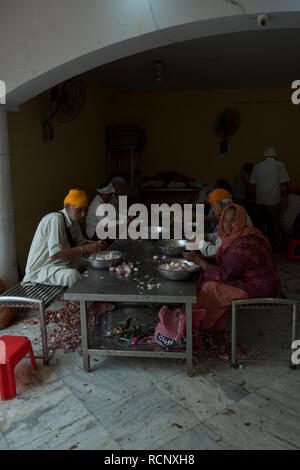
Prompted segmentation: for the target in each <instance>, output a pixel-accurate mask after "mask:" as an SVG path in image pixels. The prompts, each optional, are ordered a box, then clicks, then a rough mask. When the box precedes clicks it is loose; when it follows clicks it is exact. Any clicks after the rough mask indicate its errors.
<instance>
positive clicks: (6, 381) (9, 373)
mask: <svg viewBox="0 0 300 470" xmlns="http://www.w3.org/2000/svg"><path fill="white" fill-rule="evenodd" d="M27 353H29V355H30V359H31V363H32V365H33V367H34V369H37V365H36V362H35V358H34V355H33V351H32V346H31V342H30V340H29V339H28V338H26V336H1V337H0V392H1V399H2V400H8V399H9V398H14V397H15V396H16V381H15V372H14V369H15V367H16V365H17V364H18V363H19V362H20V361H21V359H23V357H24V356H26V354H27Z"/></svg>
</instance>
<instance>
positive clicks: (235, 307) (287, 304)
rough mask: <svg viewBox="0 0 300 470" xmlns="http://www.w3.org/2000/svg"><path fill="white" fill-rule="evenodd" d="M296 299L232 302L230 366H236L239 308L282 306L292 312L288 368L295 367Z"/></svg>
mask: <svg viewBox="0 0 300 470" xmlns="http://www.w3.org/2000/svg"><path fill="white" fill-rule="evenodd" d="M298 303H299V302H298V301H297V300H290V299H280V298H278V299H277V298H266V299H241V300H234V301H233V302H232V326H231V367H238V364H237V360H236V343H237V314H238V311H239V310H245V309H247V310H248V309H251V310H252V309H265V308H269V309H270V308H284V309H291V313H292V332H291V359H290V368H291V369H296V365H295V364H293V362H292V354H293V349H292V344H293V342H294V341H295V340H296V339H297V338H296V334H297V306H298Z"/></svg>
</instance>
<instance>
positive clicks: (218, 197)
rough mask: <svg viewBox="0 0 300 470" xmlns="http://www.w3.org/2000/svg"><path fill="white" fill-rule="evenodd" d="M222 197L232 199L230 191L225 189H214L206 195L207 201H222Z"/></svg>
mask: <svg viewBox="0 0 300 470" xmlns="http://www.w3.org/2000/svg"><path fill="white" fill-rule="evenodd" d="M223 199H232V196H231V194H230V192H229V191H226V189H215V190H214V191H212V192H211V193H209V195H208V200H209V202H215V201H222V200H223Z"/></svg>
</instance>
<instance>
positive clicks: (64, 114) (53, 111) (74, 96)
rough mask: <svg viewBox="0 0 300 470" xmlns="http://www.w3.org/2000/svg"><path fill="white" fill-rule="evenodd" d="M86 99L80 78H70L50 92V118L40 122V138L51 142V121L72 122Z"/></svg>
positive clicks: (83, 85) (52, 135)
mask: <svg viewBox="0 0 300 470" xmlns="http://www.w3.org/2000/svg"><path fill="white" fill-rule="evenodd" d="M85 98H86V90H85V84H84V82H83V80H82V79H81V78H78V77H76V78H71V79H70V80H67V81H65V82H63V83H61V84H60V85H56V86H55V87H53V88H52V89H51V91H50V103H49V107H50V116H49V117H48V119H47V120H45V121H43V122H42V137H43V139H44V140H53V137H54V134H53V128H52V125H51V121H52V119H56V120H57V121H59V122H70V121H73V119H75V118H76V117H77V116H78V115H79V114H80V112H81V110H82V108H83V106H84V103H85Z"/></svg>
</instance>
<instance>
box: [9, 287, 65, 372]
mask: <svg viewBox="0 0 300 470" xmlns="http://www.w3.org/2000/svg"><path fill="white" fill-rule="evenodd" d="M65 289H66V288H65V287H62V286H47V285H44V284H22V283H20V284H17V285H15V286H14V287H12V288H11V289H9V290H7V291H6V292H4V294H2V295H1V296H0V305H1V306H6V307H22V308H26V307H34V306H36V305H38V307H39V310H40V328H41V336H42V346H43V359H44V364H49V353H48V344H47V328H46V321H45V310H46V309H47V308H48V307H49V305H50V304H51V303H52V302H54V300H56V299H57V297H59V296H60V295H61V294H62V293H63V292H64V290H65Z"/></svg>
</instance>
